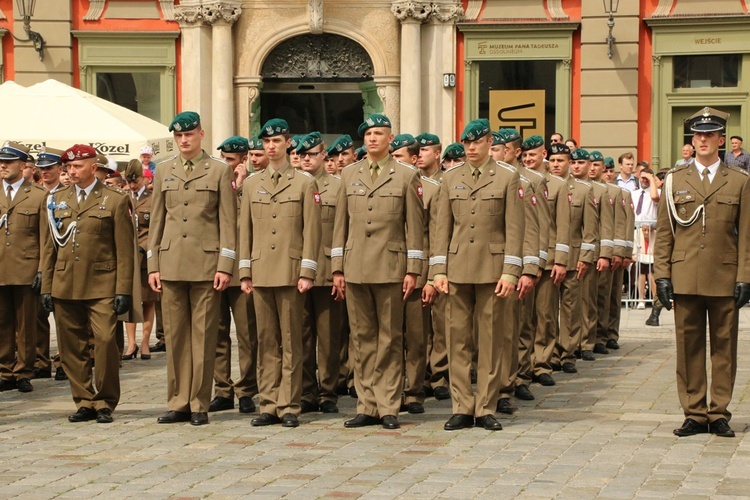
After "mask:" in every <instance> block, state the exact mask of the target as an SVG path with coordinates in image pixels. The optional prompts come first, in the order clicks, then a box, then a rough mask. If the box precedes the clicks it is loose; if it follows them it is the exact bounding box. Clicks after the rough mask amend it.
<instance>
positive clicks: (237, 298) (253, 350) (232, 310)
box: [208, 135, 258, 413]
mask: <svg viewBox="0 0 750 500" xmlns="http://www.w3.org/2000/svg"><path fill="white" fill-rule="evenodd" d="M216 149H217V150H219V151H220V154H221V159H222V160H224V161H225V162H226V163H227V165H229V166H230V167H231V168H232V171H233V172H234V183H235V187H236V191H235V192H236V193H237V194H238V199H237V208H238V214H237V222H238V224H237V231H238V234H239V209H240V206H241V203H240V202H241V201H242V196H241V195H242V184H243V183H244V181H245V179H246V178H247V175H248V172H247V167H246V166H245V164H246V163H247V154H248V151H249V149H250V141H248V140H247V139H246V138H244V137H240V136H236V135H235V136H232V137H229V138H228V139H226V140H225V141H224V142H222V143H221V144H220V145H219V147H218V148H216ZM232 317H234V325H235V330H236V333H237V350H238V356H237V357H238V360H239V365H240V375H239V378H238V379H237V381H236V382H235V381H233V380H232V339H231V337H230V330H231V327H232ZM257 366H258V327H257V324H256V321H255V307H254V306H253V297H252V295H248V294H245V293H242V289H241V283H240V272H239V261H238V260H236V261H235V264H234V270H233V271H232V281H231V282H230V283H229V287H228V288H227V289H226V290H224V291H223V292H221V311H220V312H219V332H218V338H217V345H216V363H215V365H214V398H213V399H212V400H211V404H210V405H209V407H208V411H209V412H214V411H223V410H231V409H234V397H235V396H237V398H238V402H239V411H240V413H253V412H254V411H255V402H254V401H253V396H255V395H256V394H258V378H257Z"/></svg>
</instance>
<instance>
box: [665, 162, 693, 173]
mask: <svg viewBox="0 0 750 500" xmlns="http://www.w3.org/2000/svg"><path fill="white" fill-rule="evenodd" d="M690 165H692V164H691V163H683V164H682V165H675V166H674V167H672V168H670V169H669V172H668V173H670V174H671V173H673V172H677V171H679V170H682V169H684V168H687V167H689V166H690Z"/></svg>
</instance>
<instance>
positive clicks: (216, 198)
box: [147, 152, 237, 412]
mask: <svg viewBox="0 0 750 500" xmlns="http://www.w3.org/2000/svg"><path fill="white" fill-rule="evenodd" d="M192 161H193V169H192V171H191V172H190V173H187V172H186V170H185V167H184V166H183V161H182V159H181V157H180V156H179V155H178V156H174V157H172V158H170V159H168V160H165V161H163V162H161V163H159V164H158V165H157V166H156V172H155V174H154V189H153V198H152V201H151V225H150V228H149V229H150V235H149V250H148V254H147V257H148V271H149V273H154V272H158V273H160V277H161V281H162V288H163V292H162V293H163V295H162V313H163V322H164V333H165V342H166V344H167V395H168V396H167V399H168V408H169V410H170V411H179V412H207V411H208V406H209V401H210V399H211V380H212V378H213V373H214V364H215V358H216V356H215V354H216V346H217V334H218V333H217V332H218V328H219V310H220V294H219V293H218V292H217V291H216V290H214V288H213V281H214V277H215V276H216V273H217V272H223V273H226V274H231V273H232V272H233V269H234V263H235V260H236V250H235V248H236V237H237V195H236V194H235V192H234V189H233V186H234V174H233V172H232V169H231V168H230V167H229V165H227V164H226V163H224V162H223V161H221V160H219V159H217V158H213V157H211V156H209V155H207V154H206V153H205V152H201V154H199V155H198V156H197V157H196V158H193V160H192ZM187 360H192V362H187Z"/></svg>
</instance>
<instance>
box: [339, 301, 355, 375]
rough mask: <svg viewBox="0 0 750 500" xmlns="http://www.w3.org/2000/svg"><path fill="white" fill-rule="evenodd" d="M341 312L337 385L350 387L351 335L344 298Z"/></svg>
mask: <svg viewBox="0 0 750 500" xmlns="http://www.w3.org/2000/svg"><path fill="white" fill-rule="evenodd" d="M341 314H342V317H341V337H340V338H339V345H340V350H339V356H340V359H341V362H340V364H339V378H338V384H337V387H339V388H343V389H349V388H351V387H354V367H353V366H352V359H353V356H352V354H351V353H350V352H349V348H350V342H349V337H350V336H351V329H350V328H349V310H348V309H347V306H346V300H344V304H343V306H342V309H341Z"/></svg>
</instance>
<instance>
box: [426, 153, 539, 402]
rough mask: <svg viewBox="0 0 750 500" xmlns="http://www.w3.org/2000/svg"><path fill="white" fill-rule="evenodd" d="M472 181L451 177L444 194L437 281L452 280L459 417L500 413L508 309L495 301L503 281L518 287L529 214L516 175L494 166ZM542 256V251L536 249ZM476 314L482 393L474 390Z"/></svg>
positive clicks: (467, 176) (451, 332)
mask: <svg viewBox="0 0 750 500" xmlns="http://www.w3.org/2000/svg"><path fill="white" fill-rule="evenodd" d="M480 168H481V169H482V170H483V172H482V174H481V176H480V177H479V179H478V180H477V182H475V181H474V179H473V177H472V167H471V166H470V165H469V164H467V163H464V164H460V165H458V166H456V167H454V168H452V169H449V170H447V171H446V172H445V173H444V175H443V180H442V182H441V186H440V208H439V210H438V219H439V221H438V233H437V237H436V241H435V249H436V250H435V255H434V256H433V270H432V273H433V275H436V274H445V275H447V278H448V284H449V296H448V308H447V317H448V318H449V319H448V336H447V337H448V343H449V347H448V349H449V351H448V352H449V356H448V361H449V372H450V387H451V397H452V399H453V413H458V414H464V415H473V416H475V417H482V416H486V415H492V414H494V413H495V408H496V406H497V400H498V398H499V390H500V386H501V384H502V379H501V377H500V368H501V366H500V362H501V350H502V343H501V340H500V339H502V336H503V335H504V334H505V333H504V332H505V331H506V329H507V328H508V325H507V318H506V310H507V306H506V303H507V301H510V300H513V299H511V298H507V299H501V298H499V297H497V296H496V295H495V287H496V286H497V283H498V281H499V280H500V279H504V280H506V281H510V282H512V283H517V281H518V278H519V277H520V275H521V272H522V269H523V259H522V257H521V256H522V255H523V253H522V252H523V242H524V214H523V211H524V206H523V196H522V193H523V191H522V188H521V185H520V176H519V174H518V171H517V170H516V169H515V168H514V167H512V166H510V165H508V164H505V163H500V162H494V161H492V160H491V159H489V160H488V161H487V162H485V163H484V164H483V165H480ZM537 251H538V249H537ZM475 311H476V313H477V314H476V317H477V325H478V342H477V345H476V349H477V351H478V360H477V392H476V394H475V393H474V390H473V389H472V386H471V376H470V370H471V359H472V355H473V351H474V341H473V338H472V336H473V325H474V318H475Z"/></svg>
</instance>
